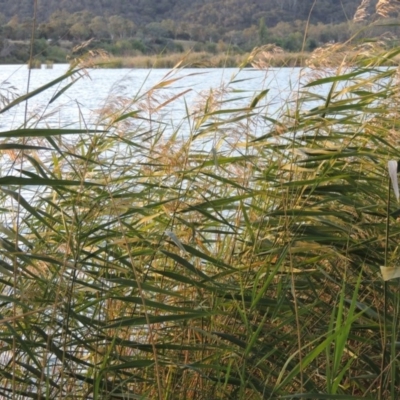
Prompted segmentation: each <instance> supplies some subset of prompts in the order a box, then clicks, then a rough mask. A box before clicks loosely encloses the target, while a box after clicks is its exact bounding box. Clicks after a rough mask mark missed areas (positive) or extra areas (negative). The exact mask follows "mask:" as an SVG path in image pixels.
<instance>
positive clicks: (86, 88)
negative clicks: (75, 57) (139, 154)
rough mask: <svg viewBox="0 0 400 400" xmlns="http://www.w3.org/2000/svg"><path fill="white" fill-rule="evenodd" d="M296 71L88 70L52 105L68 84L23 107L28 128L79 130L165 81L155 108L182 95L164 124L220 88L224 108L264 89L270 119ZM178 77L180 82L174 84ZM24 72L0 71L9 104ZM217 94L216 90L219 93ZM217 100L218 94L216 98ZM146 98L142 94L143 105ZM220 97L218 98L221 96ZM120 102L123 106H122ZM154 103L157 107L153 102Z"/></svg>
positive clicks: (12, 123)
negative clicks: (53, 98)
mask: <svg viewBox="0 0 400 400" xmlns="http://www.w3.org/2000/svg"><path fill="white" fill-rule="evenodd" d="M67 69H68V65H54V68H53V69H34V70H31V78H30V85H29V90H30V91H32V90H35V89H37V88H39V87H40V86H42V85H44V84H46V83H48V82H50V81H51V80H53V79H56V78H58V77H59V76H60V75H62V74H63V73H65V72H66V71H67ZM300 71H301V70H300V69H296V68H294V69H291V68H280V69H269V70H268V71H260V70H254V69H244V70H240V71H239V70H238V69H184V70H179V71H176V72H173V73H171V71H170V70H165V69H155V70H147V69H93V70H88V71H87V72H88V75H87V76H85V77H83V78H82V79H80V80H78V81H77V82H76V83H75V84H74V85H73V86H72V87H70V88H69V89H68V90H67V91H66V92H65V93H63V94H62V95H61V96H60V97H59V98H58V99H57V100H56V101H55V102H54V103H52V104H49V100H50V99H51V98H52V96H53V95H54V94H55V93H56V92H57V91H59V90H60V89H61V88H62V87H64V86H65V85H66V84H68V83H70V80H66V81H64V82H62V83H60V84H57V85H56V86H54V87H52V88H50V89H48V90H47V91H45V92H43V93H41V94H40V95H38V96H35V97H34V98H32V99H30V100H29V102H28V118H30V119H29V122H28V124H27V125H28V126H49V127H53V128H55V127H57V128H59V127H67V126H74V127H84V126H93V125H97V124H98V123H99V115H100V112H99V111H100V110H103V109H104V108H107V107H109V106H110V105H117V107H118V106H119V107H122V105H123V104H126V102H127V101H129V100H134V99H138V98H140V96H143V95H144V94H145V93H146V91H148V90H149V89H150V88H152V87H154V86H155V85H157V84H159V83H160V82H163V81H165V80H175V79H176V81H174V82H171V83H170V84H168V85H166V86H164V87H163V88H160V89H159V90H157V92H156V93H155V92H153V93H151V95H152V101H154V102H155V104H154V103H153V106H154V105H157V104H162V103H163V102H165V101H167V100H168V99H170V98H172V97H174V96H176V95H178V94H179V93H182V92H186V91H187V92H186V93H185V95H184V96H181V97H179V98H177V99H176V100H174V101H171V102H170V103H168V105H167V106H164V107H161V108H160V111H159V112H158V115H157V118H159V119H160V120H163V121H165V122H167V123H171V124H174V123H178V122H179V121H181V120H182V119H183V118H184V117H185V115H186V113H187V112H189V113H190V112H191V110H193V109H195V108H196V105H197V104H198V102H199V101H201V100H202V99H204V95H205V94H207V93H209V91H210V89H213V90H214V92H215V91H218V89H220V88H224V92H225V94H224V97H223V98H224V104H223V107H222V108H224V109H235V108H240V107H247V106H248V105H249V104H250V101H251V98H252V97H253V96H254V94H255V93H257V92H260V91H261V90H265V89H269V92H268V95H267V97H266V98H265V99H264V100H263V101H264V102H265V103H264V104H268V108H267V112H268V114H269V115H270V116H272V115H273V114H274V113H275V112H276V110H277V109H279V108H280V107H281V105H282V104H283V102H284V101H285V100H287V99H288V97H289V96H291V94H292V93H293V92H294V91H296V90H297V89H298V87H299V77H300ZM178 78H179V79H178ZM27 81H28V69H27V68H26V66H16V65H3V66H0V94H1V95H2V96H4V97H5V98H8V99H11V98H12V97H15V96H17V95H23V94H25V93H26V91H27ZM218 93H220V91H218ZM218 95H220V94H218ZM148 98H150V96H149V95H145V96H144V97H142V98H141V102H142V108H143V102H144V101H146V99H148ZM221 98H222V97H221ZM124 102H125V103H124ZM157 102H158V103H157ZM24 113H25V105H24V104H21V105H19V106H17V107H14V108H12V109H11V110H9V111H6V112H5V113H3V114H0V129H1V130H3V131H4V130H9V129H15V128H18V127H20V126H22V125H23V121H24Z"/></svg>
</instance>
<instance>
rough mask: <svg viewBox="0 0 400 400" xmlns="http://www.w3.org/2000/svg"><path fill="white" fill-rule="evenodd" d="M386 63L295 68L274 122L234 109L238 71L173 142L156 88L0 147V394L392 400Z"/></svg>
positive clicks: (394, 323) (261, 97)
mask: <svg viewBox="0 0 400 400" xmlns="http://www.w3.org/2000/svg"><path fill="white" fill-rule="evenodd" d="M395 56H396V52H395V51H393V52H390V53H389V52H386V53H382V54H380V55H379V57H375V59H372V58H371V59H370V60H369V62H368V65H367V66H363V65H361V66H359V67H357V68H352V69H346V68H345V67H340V68H336V69H332V68H331V67H329V68H326V69H322V70H321V69H319V70H317V69H314V70H312V69H311V70H310V69H307V70H306V69H305V70H304V71H303V72H304V74H308V75H304V76H303V78H302V79H304V81H303V82H304V84H303V85H302V86H301V87H300V88H298V89H296V90H294V91H293V93H290V94H288V96H287V101H286V102H284V104H282V106H281V108H280V110H279V112H274V114H271V113H270V111H269V110H270V107H269V105H270V102H271V101H275V100H274V99H270V98H269V93H268V90H264V91H260V92H255V93H252V94H249V95H248V94H246V95H248V99H247V100H246V102H245V106H243V107H241V108H237V107H235V108H233V107H232V105H231V104H232V103H231V100H230V98H229V94H233V93H235V96H237V93H238V92H237V91H235V81H238V80H240V73H239V75H238V76H236V77H234V78H232V82H231V83H230V84H229V85H225V86H224V88H214V89H213V90H212V91H210V92H209V93H207V95H205V96H204V97H203V100H202V101H199V102H197V103H196V105H195V106H194V105H191V104H188V105H187V115H186V116H185V118H183V119H182V121H180V122H179V121H178V122H176V121H175V122H174V124H173V126H172V125H168V121H166V120H162V118H161V115H162V114H160V113H161V112H162V111H163V109H164V107H167V106H168V105H170V104H171V103H173V102H174V101H175V100H176V99H177V98H179V97H180V95H183V94H184V93H185V92H186V89H181V90H182V92H181V93H180V94H177V92H176V91H174V92H173V94H171V97H170V98H165V96H166V95H165V90H163V89H164V88H166V87H171V86H173V85H174V84H175V82H176V79H177V76H176V75H175V72H177V71H175V70H171V71H170V72H169V73H168V74H166V76H165V79H164V80H163V81H162V82H160V83H159V84H158V85H156V86H154V87H153V88H151V89H150V90H148V91H145V92H142V93H137V94H136V95H135V96H133V97H132V98H129V99H119V100H118V102H117V101H116V103H114V104H112V103H110V104H107V106H106V107H105V108H104V110H102V112H101V113H100V115H99V119H98V123H97V126H95V127H94V128H93V127H92V130H89V128H90V127H87V126H85V125H84V124H83V123H82V126H81V129H69V128H68V127H63V126H60V127H54V126H51V125H49V126H47V127H46V128H36V127H35V126H32V127H28V129H15V130H12V131H11V132H9V131H7V132H0V138H1V143H0V146H1V148H2V149H3V152H2V153H1V157H2V161H1V166H2V176H1V178H0V189H1V192H0V193H1V197H0V199H1V217H2V225H1V226H0V242H1V250H0V251H1V253H0V272H1V277H0V294H1V296H0V321H1V323H2V324H1V330H0V332H1V336H0V343H1V346H0V379H1V385H0V394H1V396H2V397H3V398H13V399H17V398H21V399H22V398H40V399H47V398H65V399H66V398H70V399H78V398H85V399H88V398H89V399H115V398H122V399H128V398H129V399H182V400H183V399H185V400H186V399H260V400H261V399H296V398H306V399H327V398H329V399H357V398H363V399H381V400H383V399H388V398H395V396H396V395H397V393H399V390H400V365H399V360H398V343H399V337H398V335H399V316H400V315H399V312H400V297H399V286H398V282H397V281H396V280H390V281H388V282H386V283H384V282H383V280H382V276H381V272H380V268H381V267H384V268H388V267H392V268H395V267H397V263H398V251H399V248H398V242H399V235H400V228H399V224H398V220H397V216H398V208H399V206H398V202H397V200H396V199H395V198H394V196H393V193H392V189H391V186H390V184H389V178H388V172H387V162H388V160H390V159H394V160H397V159H399V150H398V131H399V85H398V75H397V71H396V70H395V69H392V70H388V69H382V68H380V67H381V65H382V62H383V61H382V60H385V61H386V62H387V61H388V60H389V61H390V60H391V59H393V58H394V57H395ZM250 62H254V60H253V61H251V60H249V63H250ZM378 67H379V68H378ZM83 72H84V71H83V70H80V68H79V67H77V66H76V67H74V68H72V69H71V70H70V71H68V72H67V73H66V74H65V75H64V76H62V77H60V78H59V79H57V80H55V81H54V82H52V83H51V84H49V85H47V86H46V87H43V88H42V89H39V90H37V91H35V92H33V93H32V94H31V95H30V96H28V97H27V96H24V97H21V98H18V99H16V100H13V101H10V102H8V103H4V104H3V105H2V108H1V110H0V113H11V112H13V111H14V109H15V107H16V106H17V105H18V104H20V103H23V102H24V101H25V100H26V99H27V98H29V97H34V96H35V95H37V94H38V93H40V92H41V91H44V90H48V89H50V90H52V91H53V92H52V93H54V94H53V98H54V97H57V96H59V95H60V96H62V95H63V94H64V91H65V90H67V89H68V86H67V85H69V84H73V82H76V81H77V80H78V79H80V78H82V77H83V76H84V73H83ZM266 73H268V70H266ZM186 79H188V87H190V77H187V78H186ZM60 82H61V83H63V85H64V86H61V87H59V86H58V85H59V84H60ZM183 82H184V81H183V80H182V79H180V80H179V87H181V88H182V87H184V85H183ZM87 85H88V90H90V81H89V80H88V81H87ZM241 95H243V92H241ZM42 122H44V121H42ZM28 126H29V125H28ZM42 126H46V125H45V124H42Z"/></svg>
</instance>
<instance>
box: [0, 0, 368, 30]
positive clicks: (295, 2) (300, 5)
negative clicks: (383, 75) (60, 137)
mask: <svg viewBox="0 0 400 400" xmlns="http://www.w3.org/2000/svg"><path fill="white" fill-rule="evenodd" d="M360 2H361V1H360V0H341V1H337V0H317V2H316V3H315V6H314V8H313V9H312V7H313V3H314V0H249V1H248V0H191V1H187V0H130V1H127V0H113V1H109V0H57V1H56V0H38V19H39V20H40V21H42V22H43V21H47V20H48V19H49V17H50V15H51V14H52V13H54V12H56V11H60V10H64V11H66V12H68V13H75V12H79V11H84V10H86V11H90V12H91V13H92V14H93V15H102V16H107V15H108V16H110V15H123V16H124V17H127V18H130V19H132V20H133V22H135V24H136V25H139V26H140V25H145V24H147V23H149V22H153V21H156V22H157V21H161V20H163V19H172V20H174V21H186V22H188V23H192V24H201V25H218V27H220V28H224V29H243V28H246V27H249V26H251V25H253V24H257V23H258V21H259V20H260V18H264V19H265V22H266V24H267V26H275V25H276V24H277V23H279V22H280V21H293V20H306V19H308V17H309V15H310V14H311V22H312V23H318V22H321V23H324V24H328V23H340V22H344V21H346V20H349V19H352V18H353V16H354V13H355V12H356V9H357V7H358V6H359V5H360ZM311 9H312V12H311V13H310V11H311ZM0 10H1V13H3V14H4V16H5V18H7V19H9V18H11V17H13V16H14V15H17V16H18V17H19V18H20V19H26V18H31V17H32V15H33V1H32V0H19V1H15V0H0Z"/></svg>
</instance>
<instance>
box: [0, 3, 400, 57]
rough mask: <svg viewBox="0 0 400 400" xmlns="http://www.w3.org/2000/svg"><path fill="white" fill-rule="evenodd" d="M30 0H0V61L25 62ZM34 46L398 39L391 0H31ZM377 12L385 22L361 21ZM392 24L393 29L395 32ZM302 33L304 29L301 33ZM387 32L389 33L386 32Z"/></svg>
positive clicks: (209, 48)
mask: <svg viewBox="0 0 400 400" xmlns="http://www.w3.org/2000/svg"><path fill="white" fill-rule="evenodd" d="M33 4H34V2H33V1H32V0H19V1H15V0H0V10H1V11H0V63H10V62H11V63H14V62H26V59H27V55H28V50H27V46H28V43H29V39H30V37H31V33H32V23H33V18H32V17H33V14H34V10H33ZM37 6H38V9H37V25H36V29H35V35H36V41H35V43H34V51H35V54H37V55H40V58H41V60H42V61H44V60H49V61H54V62H63V61H65V59H66V57H67V56H70V55H71V49H72V48H73V47H74V46H76V45H78V44H80V43H82V42H86V41H88V40H90V41H91V47H90V48H89V49H98V48H100V49H104V50H105V51H106V52H108V53H110V54H112V55H115V56H121V57H131V56H138V55H143V54H145V55H151V54H152V55H155V54H161V53H162V54H167V53H183V52H185V51H187V50H189V49H190V50H192V51H195V52H206V53H210V54H214V55H215V54H225V53H226V52H227V51H228V49H229V52H231V53H235V54H242V53H246V52H247V53H248V52H251V51H252V49H253V48H254V47H256V46H262V45H274V46H278V47H280V48H282V49H283V50H284V51H286V52H300V51H302V52H303V51H306V52H307V51H308V52H311V51H313V50H314V49H316V48H318V47H321V46H323V45H324V44H326V43H337V42H345V41H348V40H349V39H350V38H352V37H354V35H355V34H358V33H359V32H360V31H361V32H362V35H364V36H363V38H371V37H373V38H377V37H381V36H382V35H385V40H386V41H387V40H389V42H388V46H389V47H393V46H396V45H398V42H399V39H398V38H399V37H400V29H399V28H397V19H396V18H397V17H398V15H399V11H400V2H399V1H397V0H191V1H188V0H113V1H109V0H59V1H55V0H37ZM380 17H392V19H391V20H387V22H388V23H389V24H391V27H390V28H388V27H382V26H381V27H378V26H375V27H374V28H373V29H372V30H371V29H367V30H366V29H361V30H360V25H359V22H364V21H366V22H373V21H375V20H376V19H377V18H380ZM398 31H399V32H398ZM305 33H306V36H305ZM388 33H390V35H388Z"/></svg>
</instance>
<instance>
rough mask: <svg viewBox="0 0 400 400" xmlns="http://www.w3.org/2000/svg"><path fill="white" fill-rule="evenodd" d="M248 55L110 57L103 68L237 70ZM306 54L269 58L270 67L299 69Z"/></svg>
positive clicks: (247, 58)
mask: <svg viewBox="0 0 400 400" xmlns="http://www.w3.org/2000/svg"><path fill="white" fill-rule="evenodd" d="M249 56H250V54H249V53H247V54H233V55H230V54H218V55H212V54H210V53H206V52H200V53H188V54H187V55H186V56H182V53H177V54H166V55H158V56H136V57H111V58H110V59H109V60H108V61H107V62H106V63H105V64H104V66H105V67H107V68H173V67H174V66H175V65H177V64H178V63H183V65H187V66H190V67H198V68H237V67H240V66H242V67H250V66H251V63H250V62H248V60H249ZM308 57H309V54H307V53H283V54H279V55H275V56H274V57H271V59H270V60H269V61H270V62H269V66H271V67H300V66H304V65H305V61H306V60H307V59H308Z"/></svg>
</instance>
